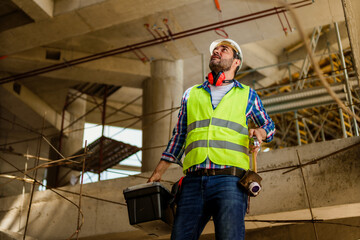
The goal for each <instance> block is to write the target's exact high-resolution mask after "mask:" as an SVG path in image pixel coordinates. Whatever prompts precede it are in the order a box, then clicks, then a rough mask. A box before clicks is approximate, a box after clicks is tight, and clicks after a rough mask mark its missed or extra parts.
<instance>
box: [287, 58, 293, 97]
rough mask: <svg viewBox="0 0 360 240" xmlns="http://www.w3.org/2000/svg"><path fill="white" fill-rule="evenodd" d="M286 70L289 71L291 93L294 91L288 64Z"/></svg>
mask: <svg viewBox="0 0 360 240" xmlns="http://www.w3.org/2000/svg"><path fill="white" fill-rule="evenodd" d="M287 69H288V71H289V82H290V89H291V92H292V91H293V90H294V89H293V88H294V86H293V84H292V75H291V69H290V63H288V65H287Z"/></svg>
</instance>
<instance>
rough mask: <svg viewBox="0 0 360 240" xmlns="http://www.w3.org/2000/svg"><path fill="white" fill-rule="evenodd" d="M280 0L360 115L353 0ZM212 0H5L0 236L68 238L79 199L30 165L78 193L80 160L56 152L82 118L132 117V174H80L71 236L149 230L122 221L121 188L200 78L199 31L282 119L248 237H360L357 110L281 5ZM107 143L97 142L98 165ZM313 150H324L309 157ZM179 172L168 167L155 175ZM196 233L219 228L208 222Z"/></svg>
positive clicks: (203, 48)
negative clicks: (229, 53)
mask: <svg viewBox="0 0 360 240" xmlns="http://www.w3.org/2000/svg"><path fill="white" fill-rule="evenodd" d="M287 2H288V3H292V4H293V6H294V7H295V8H296V9H295V11H296V13H297V15H298V16H299V18H300V22H301V26H302V27H303V28H304V30H305V32H306V34H308V36H309V38H310V40H311V51H313V52H314V53H315V55H316V60H317V62H318V63H319V65H320V67H321V70H322V71H323V72H324V73H325V74H326V79H327V81H328V82H329V84H331V88H332V89H333V91H335V92H336V93H337V96H338V97H339V98H340V99H341V100H342V101H344V102H345V103H347V105H348V106H349V108H350V110H351V111H352V112H353V113H354V114H355V115H357V116H359V113H360V109H359V107H360V106H359V103H360V101H359V98H360V93H359V78H358V72H357V69H358V68H359V64H358V63H359V54H358V53H359V48H360V46H359V37H360V32H359V30H358V29H359V28H360V25H359V16H358V15H357V14H355V13H356V12H358V11H359V10H360V3H359V1H357V0H315V1H311V0H309V1H307V0H305V1H300V0H299V1H296V0H291V1H287ZM219 3H220V7H221V11H219V10H218V9H217V8H216V5H215V3H214V1H213V0H206V1H200V0H185V1H174V0H156V1H143V0H136V1H123V0H94V1H80V0H76V1H72V0H41V1H40V0H3V1H1V2H0V9H1V11H0V19H1V20H0V84H1V85H0V117H1V118H0V127H1V133H0V150H1V152H0V174H1V175H0V176H1V178H0V208H1V209H0V234H1V235H0V236H1V238H2V239H3V238H4V239H18V238H20V239H22V236H23V235H24V232H26V235H27V237H28V238H29V239H67V238H69V237H70V236H72V234H73V233H74V232H75V231H76V229H77V226H78V225H77V220H78V209H77V207H76V206H74V205H71V204H70V203H69V202H68V201H66V200H65V199H62V198H60V197H59V195H56V194H55V193H54V192H52V191H51V190H46V191H41V192H39V191H37V189H38V187H39V185H38V184H35V185H32V183H33V182H32V180H31V178H32V177H34V175H33V174H35V172H36V177H35V178H36V179H37V180H38V181H39V182H43V183H45V181H44V180H46V185H47V186H48V187H53V189H54V190H55V191H56V188H57V187H60V186H64V187H63V188H61V189H63V190H66V191H67V192H63V191H61V190H59V191H58V193H60V194H64V196H66V197H68V198H69V199H70V200H72V201H73V202H74V203H76V204H78V201H79V196H78V195H74V194H73V193H79V191H80V190H79V189H80V184H78V183H77V184H76V185H75V186H67V185H70V182H71V179H72V178H75V179H77V180H79V178H78V177H79V172H78V171H74V170H71V169H69V168H67V167H63V166H62V165H60V163H61V164H67V165H69V166H71V164H72V162H70V161H69V159H66V158H67V157H69V156H71V155H73V154H74V153H75V152H77V151H78V150H80V149H81V147H82V140H83V139H82V138H83V131H84V127H83V126H84V123H85V122H90V123H97V124H102V125H112V126H119V127H125V128H134V129H141V130H142V131H143V148H142V151H143V157H142V162H143V164H142V170H143V173H142V174H140V175H137V176H130V177H127V178H121V179H116V180H107V181H100V182H97V183H91V184H86V185H84V186H83V190H82V193H83V194H84V196H83V198H82V206H81V209H82V212H83V214H84V225H83V226H82V228H81V231H80V232H79V237H80V238H81V239H151V238H156V236H150V235H148V233H146V232H144V231H141V230H139V229H136V228H134V227H132V226H130V225H129V223H128V216H127V211H126V207H125V206H124V203H125V202H124V198H123V195H122V190H123V189H124V188H126V187H128V186H132V185H136V184H139V183H143V182H145V181H146V178H147V177H148V176H149V174H150V172H151V169H153V168H154V166H155V165H156V164H157V162H158V160H159V157H160V154H161V152H162V151H163V149H164V147H165V146H164V145H166V144H167V140H168V139H169V137H170V134H171V131H172V127H173V125H174V124H175V121H176V115H177V109H178V107H179V105H180V99H181V96H182V93H183V91H184V90H185V89H187V88H188V87H190V86H192V85H194V84H198V83H201V82H203V80H204V76H206V75H207V72H208V67H207V61H208V59H209V51H208V47H209V43H210V42H211V41H212V40H214V39H217V38H223V37H226V36H229V37H230V38H232V39H234V40H236V41H237V42H238V43H239V44H240V45H241V48H242V50H243V53H244V65H243V68H242V71H241V72H240V73H239V74H238V75H237V76H236V79H238V80H239V81H241V82H242V83H245V84H247V85H250V86H251V87H253V88H255V89H256V90H257V91H258V93H259V95H260V96H261V98H262V100H263V103H264V105H265V107H266V109H267V111H268V112H269V113H270V115H271V117H272V118H273V119H274V121H275V123H276V128H277V133H276V136H275V139H274V141H273V142H272V143H270V144H268V145H265V146H264V147H263V149H264V150H265V149H266V150H270V151H269V152H268V153H261V154H260V156H259V159H260V162H259V170H260V171H261V172H262V173H261V174H262V176H263V178H264V192H263V193H262V194H261V196H260V197H259V198H256V199H254V200H253V202H252V205H251V213H250V214H249V215H248V218H247V220H248V221H247V224H248V226H247V229H248V232H247V239H359V238H360V216H359V213H360V207H359V203H360V188H359V187H358V185H359V182H360V165H359V161H360V159H359V156H360V152H359V145H358V144H359V141H360V140H359V138H358V137H356V136H358V135H359V133H358V131H359V130H358V125H357V124H356V120H355V119H354V117H352V116H351V115H349V114H347V113H345V112H344V111H343V110H342V109H341V108H339V107H338V105H337V104H336V103H335V101H334V100H333V99H332V98H331V97H330V96H329V95H328V93H327V92H326V90H325V89H324V88H323V87H322V84H321V82H320V81H319V79H318V77H317V76H316V74H315V73H314V70H313V67H311V66H310V64H309V58H308V55H307V52H306V51H305V46H304V43H303V41H302V40H301V39H300V37H299V33H298V26H296V25H295V23H294V19H293V18H292V17H291V15H290V14H289V12H287V11H286V9H285V8H284V7H282V6H281V4H280V3H278V2H277V1H260V0H259V1H235V0H220V1H219ZM345 20H347V21H345ZM99 110H100V111H99ZM124 141H126V140H125V139H124ZM299 145H304V146H299ZM107 146H108V145H106V143H104V142H103V141H102V140H101V139H100V140H99V146H98V148H99V149H100V150H99V152H101V153H104V155H103V156H99V157H98V164H99V170H98V171H99V172H100V171H102V169H103V168H105V167H104V164H105V163H107V162H106V160H108V159H107V158H106V154H105V151H106V149H107ZM125 149H126V147H125ZM337 151H338V152H337ZM100 155H101V154H100ZM80 158H81V156H80ZM57 159H60V160H62V161H60V162H53V161H54V160H57ZM64 159H65V160H64ZM319 159H321V160H319ZM70 160H71V159H70ZM313 160H319V161H314V162H312V164H307V163H308V162H311V161H313ZM111 163H112V162H111ZM39 164H42V165H41V167H39V168H36V167H37V166H39ZM303 164H306V165H305V166H304V167H301V168H296V167H298V166H300V165H303ZM50 167H51V168H50ZM96 167H97V165H95V167H94V169H95V170H93V171H94V172H96V171H97V170H96ZM35 168H36V169H35ZM108 168H110V169H111V168H116V169H133V170H134V167H130V166H123V165H121V164H117V163H116V164H115V165H111V166H110V165H109V166H108ZM292 168H296V169H295V170H293V171H291V172H289V173H284V172H286V171H287V170H290V169H292ZM45 169H46V170H45ZM28 170H30V171H28ZM24 171H28V172H27V173H26V174H25V173H24ZM149 171H150V172H149ZM181 174H182V173H181V170H180V169H179V168H178V167H176V166H174V169H171V170H170V171H169V172H168V173H167V175H166V177H165V178H164V179H165V180H166V182H165V183H164V184H165V185H167V186H168V187H169V186H170V182H174V181H176V180H177V179H178V178H179V177H180V176H181ZM24 180H25V181H24ZM78 182H79V181H78ZM33 186H34V187H35V190H36V191H35V193H34V194H33V191H32V187H33ZM85 195H86V196H85ZM29 206H31V212H30V214H29V216H27V215H28V213H29ZM72 237H73V238H75V237H76V234H75V235H73V236H72ZM157 238H159V239H168V238H169V236H168V235H164V236H158V237H157ZM202 238H203V239H213V238H214V229H213V226H212V224H211V223H209V224H208V226H207V227H206V229H205V231H204V234H203V236H202Z"/></svg>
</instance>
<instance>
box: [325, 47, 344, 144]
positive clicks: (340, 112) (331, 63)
mask: <svg viewBox="0 0 360 240" xmlns="http://www.w3.org/2000/svg"><path fill="white" fill-rule="evenodd" d="M327 48H328V51H329V61H330V66H331V72H332V73H334V71H335V68H334V62H333V60H332V53H331V51H330V43H329V41H327ZM333 79H334V83H336V77H335V76H333ZM339 117H340V122H341V130H342V133H343V138H347V134H346V127H345V122H344V115H343V111H342V109H341V108H340V107H339Z"/></svg>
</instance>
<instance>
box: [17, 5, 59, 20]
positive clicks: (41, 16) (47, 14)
mask: <svg viewBox="0 0 360 240" xmlns="http://www.w3.org/2000/svg"><path fill="white" fill-rule="evenodd" d="M11 1H12V2H13V3H15V4H16V5H17V6H18V7H19V8H21V9H22V10H23V11H24V12H25V13H26V14H27V15H29V17H31V18H32V19H34V20H35V22H37V21H42V20H46V19H50V18H52V16H53V12H54V0H11Z"/></svg>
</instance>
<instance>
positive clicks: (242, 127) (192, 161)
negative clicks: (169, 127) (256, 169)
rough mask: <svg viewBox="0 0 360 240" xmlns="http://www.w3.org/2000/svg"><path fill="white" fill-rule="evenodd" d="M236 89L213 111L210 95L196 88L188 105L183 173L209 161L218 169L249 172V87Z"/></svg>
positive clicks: (191, 93) (192, 90) (191, 91)
mask: <svg viewBox="0 0 360 240" xmlns="http://www.w3.org/2000/svg"><path fill="white" fill-rule="evenodd" d="M243 86H244V88H238V87H233V88H232V89H231V90H230V91H229V92H228V93H227V94H226V95H225V96H224V97H223V99H222V100H221V101H220V103H219V105H218V106H217V108H216V109H215V110H213V108H212V104H211V98H210V95H209V93H208V92H207V91H206V90H205V89H203V88H200V87H197V86H194V87H193V88H192V89H191V90H190V94H189V99H188V101H187V122H188V126H187V138H186V145H185V159H184V164H183V170H184V171H185V170H186V169H187V168H189V167H191V166H193V165H196V164H200V163H201V162H203V161H204V160H205V159H206V158H207V157H208V158H209V159H210V160H211V161H212V162H214V163H216V164H219V165H228V166H235V167H240V168H243V169H246V170H247V169H249V157H248V155H247V152H248V144H249V140H248V128H247V125H246V106H247V103H248V96H249V89H250V88H249V87H248V86H245V85H243Z"/></svg>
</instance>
